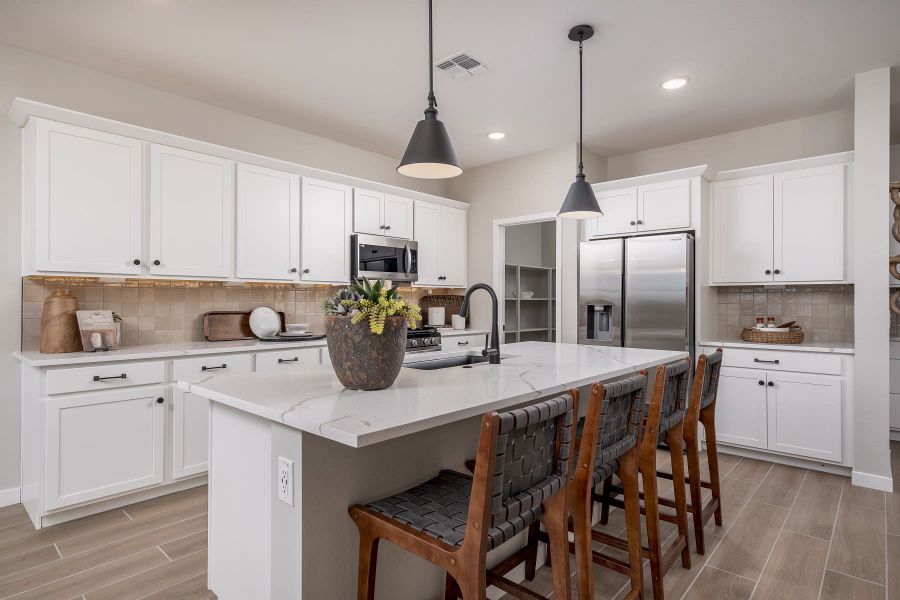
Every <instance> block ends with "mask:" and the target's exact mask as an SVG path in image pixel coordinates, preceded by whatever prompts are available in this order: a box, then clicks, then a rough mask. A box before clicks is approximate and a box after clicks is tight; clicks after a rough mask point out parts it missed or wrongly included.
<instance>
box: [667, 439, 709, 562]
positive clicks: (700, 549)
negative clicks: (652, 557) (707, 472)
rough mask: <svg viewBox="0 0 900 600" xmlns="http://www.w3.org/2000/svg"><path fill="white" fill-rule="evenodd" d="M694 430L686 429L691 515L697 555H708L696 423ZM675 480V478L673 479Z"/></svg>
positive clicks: (685, 441)
mask: <svg viewBox="0 0 900 600" xmlns="http://www.w3.org/2000/svg"><path fill="white" fill-rule="evenodd" d="M691 429H692V430H691V431H690V432H688V428H687V427H686V428H685V438H684V443H685V444H686V445H687V458H688V482H689V485H690V489H691V514H692V516H693V518H694V543H695V544H696V546H697V554H701V555H702V554H705V553H706V544H705V540H704V539H703V488H702V487H701V486H700V477H701V473H700V448H699V446H698V440H697V435H696V433H697V427H696V422H695V423H694V425H693V427H692V428H691ZM673 479H674V478H673Z"/></svg>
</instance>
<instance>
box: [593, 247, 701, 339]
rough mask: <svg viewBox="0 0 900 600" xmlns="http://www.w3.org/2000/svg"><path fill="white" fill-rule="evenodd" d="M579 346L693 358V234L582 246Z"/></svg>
mask: <svg viewBox="0 0 900 600" xmlns="http://www.w3.org/2000/svg"><path fill="white" fill-rule="evenodd" d="M578 343H579V344H597V345H603V346H628V347H633V348H656V349H661V350H686V351H688V352H691V354H693V350H694V238H693V236H692V235H691V234H689V233H675V234H663V235H648V236H641V237H630V238H613V239H604V240H593V241H589V242H582V243H581V245H580V246H579V251H578Z"/></svg>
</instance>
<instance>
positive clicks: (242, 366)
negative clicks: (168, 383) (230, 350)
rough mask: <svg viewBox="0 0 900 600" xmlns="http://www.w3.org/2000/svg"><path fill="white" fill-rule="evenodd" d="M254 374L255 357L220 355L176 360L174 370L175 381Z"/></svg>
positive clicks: (247, 355)
mask: <svg viewBox="0 0 900 600" xmlns="http://www.w3.org/2000/svg"><path fill="white" fill-rule="evenodd" d="M251 372H253V355H251V354H219V355H214V356H201V357H199V358H182V359H180V360H176V361H175V364H174V366H173V368H172V376H173V378H174V379H175V381H189V382H196V381H199V380H200V379H204V378H208V377H210V376H211V375H245V374H247V373H251Z"/></svg>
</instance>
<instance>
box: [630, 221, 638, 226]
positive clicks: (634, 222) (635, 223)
mask: <svg viewBox="0 0 900 600" xmlns="http://www.w3.org/2000/svg"><path fill="white" fill-rule="evenodd" d="M628 224H629V225H637V221H629V222H628Z"/></svg>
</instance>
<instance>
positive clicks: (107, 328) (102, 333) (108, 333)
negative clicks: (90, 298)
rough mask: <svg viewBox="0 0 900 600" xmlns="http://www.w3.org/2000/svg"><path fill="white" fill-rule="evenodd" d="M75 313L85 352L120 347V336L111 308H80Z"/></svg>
mask: <svg viewBox="0 0 900 600" xmlns="http://www.w3.org/2000/svg"><path fill="white" fill-rule="evenodd" d="M75 315H76V316H77V318H78V329H79V330H80V332H81V345H82V347H83V348H84V351H85V352H102V351H104V350H116V349H117V348H118V347H119V336H118V335H117V333H116V323H115V320H114V318H113V313H112V311H111V310H79V311H76V312H75Z"/></svg>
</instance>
